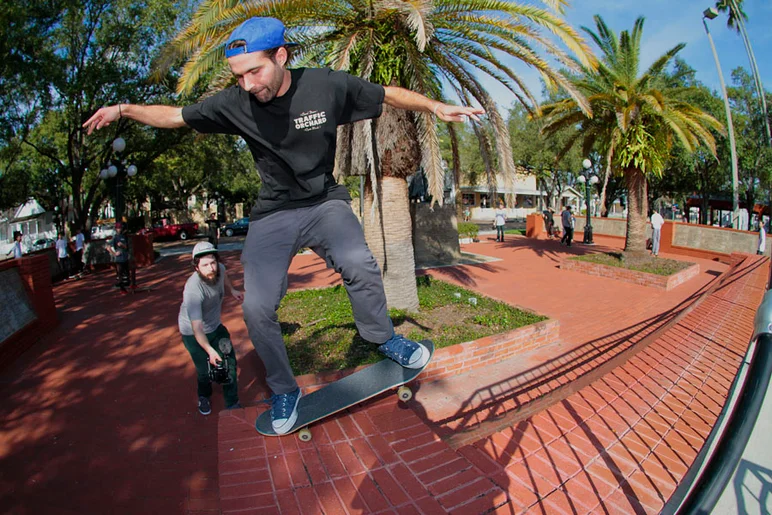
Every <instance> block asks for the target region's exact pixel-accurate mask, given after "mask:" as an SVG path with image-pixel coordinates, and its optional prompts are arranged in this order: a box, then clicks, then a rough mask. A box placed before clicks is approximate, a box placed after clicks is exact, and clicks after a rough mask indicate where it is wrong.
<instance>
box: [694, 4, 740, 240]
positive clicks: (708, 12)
mask: <svg viewBox="0 0 772 515" xmlns="http://www.w3.org/2000/svg"><path fill="white" fill-rule="evenodd" d="M717 16H718V11H716V10H715V9H714V8H713V7H709V8H708V9H705V10H704V11H703V12H702V25H703V26H704V27H705V33H706V34H707V35H708V41H709V42H710V49H711V50H712V51H713V59H714V60H715V61H716V69H717V70H718V82H719V84H720V85H721V93H722V94H723V95H724V110H725V111H726V124H727V129H728V131H727V132H729V150H730V151H731V154H732V227H734V228H735V229H736V228H737V218H738V216H739V214H740V191H739V190H738V186H737V185H738V183H739V182H740V180H739V176H740V174H739V172H738V170H737V145H736V144H735V141H734V124H733V123H732V108H731V106H730V105H729V97H728V96H727V94H726V84H724V73H723V72H722V71H721V63H720V62H719V60H718V52H716V45H714V44H713V36H711V35H710V29H708V22H707V21H706V20H712V19H714V18H716V17H717Z"/></svg>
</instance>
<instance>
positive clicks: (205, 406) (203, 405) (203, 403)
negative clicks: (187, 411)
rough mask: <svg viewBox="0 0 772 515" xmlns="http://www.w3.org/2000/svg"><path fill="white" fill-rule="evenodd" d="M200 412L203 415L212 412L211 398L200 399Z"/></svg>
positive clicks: (201, 397)
mask: <svg viewBox="0 0 772 515" xmlns="http://www.w3.org/2000/svg"><path fill="white" fill-rule="evenodd" d="M198 412H199V413H201V414H202V415H209V414H210V413H211V412H212V403H211V402H210V401H209V397H204V396H203V395H202V396H200V397H199V398H198Z"/></svg>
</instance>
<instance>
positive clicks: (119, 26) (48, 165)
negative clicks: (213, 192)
mask: <svg viewBox="0 0 772 515" xmlns="http://www.w3.org/2000/svg"><path fill="white" fill-rule="evenodd" d="M28 3H29V4H32V2H22V3H21V5H22V8H24V7H25V6H27V4H28ZM179 14H180V11H179V5H178V4H174V3H170V2H167V1H164V0H150V1H143V2H136V1H134V0H115V1H112V0H67V1H54V2H52V3H50V4H46V11H45V12H44V13H43V14H41V15H40V16H39V17H37V18H35V19H34V20H33V22H32V27H36V28H38V29H39V30H40V31H41V32H39V33H24V34H17V35H18V36H19V38H20V40H19V41H17V42H14V43H17V44H19V45H20V48H21V49H22V51H20V53H19V56H18V59H17V60H16V61H15V62H14V63H13V64H9V65H7V67H5V68H4V69H3V73H4V75H3V78H2V82H1V83H2V85H3V88H18V89H21V90H24V91H25V94H24V95H17V96H12V97H10V98H6V99H5V100H4V102H6V107H7V108H8V111H9V112H10V113H12V114H11V115H6V121H8V122H9V127H8V128H7V131H6V137H5V138H4V139H3V140H2V142H0V145H2V146H3V152H2V153H0V156H2V157H3V158H6V159H3V160H2V162H0V169H1V170H3V171H4V175H5V174H9V175H12V176H17V175H19V174H26V175H27V176H28V177H29V184H30V189H29V190H28V191H27V192H26V193H27V194H29V195H32V196H35V197H36V198H40V199H42V200H43V204H44V205H45V207H48V208H52V207H59V208H60V209H61V208H63V207H65V205H66V207H67V208H68V209H70V210H71V212H72V213H73V214H74V221H73V224H74V225H75V226H81V225H87V223H86V222H87V220H88V218H89V215H90V214H93V213H94V212H95V211H96V209H97V208H98V206H99V205H100V204H101V203H102V201H103V199H104V198H105V196H106V195H108V194H109V191H107V189H106V188H105V185H104V183H103V181H101V180H100V179H99V177H98V173H99V171H100V170H101V169H102V168H104V167H105V166H106V165H107V163H108V162H109V161H110V160H111V159H115V158H116V157H115V156H112V155H111V143H112V140H113V139H114V138H115V137H117V136H119V135H122V136H123V137H124V138H125V139H126V140H127V141H128V142H129V145H128V147H127V152H128V153H130V152H138V151H139V149H140V148H141V152H143V153H146V154H154V153H155V154H156V155H157V154H159V153H161V152H162V151H163V150H164V149H166V148H169V147H170V146H173V145H174V144H175V143H176V141H175V139H174V138H175V137H174V136H171V137H170V136H168V135H161V134H160V133H159V134H155V135H152V136H146V137H144V138H143V137H142V136H143V134H142V133H141V132H140V131H139V130H138V129H136V128H135V127H131V126H129V125H128V124H126V123H123V122H121V123H118V124H117V125H116V126H115V127H114V130H109V131H105V132H104V133H103V134H101V135H99V136H94V137H91V138H88V139H86V137H85V135H84V133H83V131H82V129H81V124H82V123H83V121H84V120H85V119H87V118H88V116H89V115H90V114H91V113H92V112H93V111H94V110H96V108H97V107H98V106H100V105H103V104H107V103H115V102H125V101H131V102H136V103H144V102H147V101H150V100H154V101H160V100H164V101H168V99H169V98H168V97H169V93H170V91H169V90H168V89H167V88H166V87H165V86H164V85H163V84H151V83H149V82H148V81H147V80H146V78H147V76H148V73H149V69H150V62H151V57H152V55H153V54H154V53H155V51H156V49H157V48H158V45H160V44H161V43H162V42H163V41H165V40H166V38H168V37H169V35H170V34H171V33H172V31H174V29H175V20H176V18H177V16H178V15H179ZM4 30H7V31H11V32H13V29H4ZM38 51H39V52H38ZM29 59H34V66H35V67H38V68H39V70H38V71H37V72H34V73H33V72H30V73H25V72H23V71H20V70H19V68H20V66H23V65H24V64H27V66H29V63H27V61H28V60H29ZM145 134H146V133H145ZM179 137H180V136H176V138H177V139H179ZM139 141H143V143H144V146H143V147H139V146H138V145H137V143H138V142H139ZM14 156H15V158H14ZM127 156H128V154H127ZM7 157H10V159H7ZM129 157H133V156H129ZM52 177H53V178H54V179H51V178H52ZM50 180H54V181H55V182H56V186H57V187H56V188H55V190H54V192H52V191H51V190H50V189H46V186H47V185H49V184H48V183H49V181H50ZM52 197H58V198H56V199H54V198H52ZM15 200H18V199H15ZM54 202H55V204H54V205H53V206H52V205H51V204H52V203H54Z"/></svg>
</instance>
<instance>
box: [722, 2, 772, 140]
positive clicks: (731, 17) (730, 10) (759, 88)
mask: <svg viewBox="0 0 772 515" xmlns="http://www.w3.org/2000/svg"><path fill="white" fill-rule="evenodd" d="M716 9H718V10H719V11H721V12H726V13H727V19H726V25H727V27H729V28H730V29H734V30H736V31H737V32H738V33H739V34H740V36H742V38H743V43H744V44H745V51H746V52H747V54H748V62H749V64H750V67H751V75H753V81H754V83H755V86H756V94H757V95H758V97H759V102H760V104H761V113H762V117H763V120H764V129H765V130H766V140H767V145H769V146H771V147H772V129H770V126H769V115H768V114H767V99H766V94H765V92H764V86H763V85H762V83H761V74H760V73H759V67H758V65H757V64H756V54H754V53H753V47H752V46H751V40H750V38H749V37H748V31H747V30H746V29H745V21H746V20H747V19H748V15H747V14H745V11H743V0H718V1H717V2H716Z"/></svg>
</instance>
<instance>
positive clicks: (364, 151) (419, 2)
mask: <svg viewBox="0 0 772 515" xmlns="http://www.w3.org/2000/svg"><path fill="white" fill-rule="evenodd" d="M541 1H542V3H544V4H545V5H546V8H537V7H534V6H532V5H526V4H521V3H517V2H508V1H503V0H435V1H431V0H366V1H365V0H349V1H345V0H277V1H274V2H250V3H241V2H239V1H238V0H207V1H205V2H204V3H203V4H202V6H201V7H200V8H199V10H198V12H197V13H196V14H195V16H194V18H193V20H192V21H191V23H190V24H189V25H188V26H187V27H186V28H184V29H183V30H182V31H181V32H180V34H179V35H178V37H177V38H176V40H175V41H174V42H173V44H172V45H171V47H170V48H169V49H168V52H167V54H166V58H165V60H164V61H163V62H162V65H168V64H169V63H172V62H174V60H175V59H179V58H183V59H185V60H186V64H185V66H184V70H183V74H182V77H181V78H180V81H179V85H178V90H179V91H180V92H190V91H192V89H193V88H194V86H196V84H198V83H199V82H200V81H201V80H202V79H204V78H205V79H206V81H207V82H208V87H209V89H210V90H217V89H219V88H222V87H223V86H225V85H227V84H230V83H232V81H233V79H232V78H231V77H230V73H229V71H228V69H227V65H226V62H225V60H224V59H223V49H222V45H223V43H224V41H225V39H226V38H227V36H228V35H229V33H230V32H231V31H232V30H233V29H234V28H235V27H236V26H237V25H238V24H240V23H241V22H243V21H244V20H245V19H247V18H250V17H252V16H273V17H276V18H279V19H281V20H282V21H283V22H284V23H285V25H286V26H287V28H288V32H287V38H288V40H290V41H295V42H298V43H300V49H299V51H297V52H296V53H295V56H294V59H293V65H295V66H298V65H300V66H302V65H306V64H308V65H324V66H329V67H331V68H334V69H340V70H346V71H348V72H349V73H352V74H354V75H357V76H360V77H362V78H365V79H367V80H370V81H372V82H376V83H379V84H383V85H397V86H401V87H405V88H408V89H411V90H414V91H417V92H420V93H423V94H425V95H427V96H429V97H432V98H438V99H442V98H444V96H443V88H442V83H443V81H444V82H445V83H446V84H448V85H449V90H450V91H451V92H452V93H453V94H454V95H455V96H456V97H457V98H459V99H461V100H462V101H464V102H466V101H468V100H471V99H474V101H476V102H478V103H479V104H480V105H481V106H482V107H483V108H485V109H486V111H487V114H488V119H489V122H490V123H489V127H490V130H491V132H492V135H490V136H489V133H488V131H487V130H486V127H484V126H483V125H480V126H479V127H476V128H477V129H478V132H479V133H480V134H481V135H484V136H481V137H488V136H489V137H490V138H492V139H493V140H495V148H496V151H497V153H498V155H497V158H498V159H497V162H498V167H499V170H500V171H501V173H504V174H505V176H506V177H507V178H508V179H509V180H511V181H513V180H514V176H515V166H514V162H513V159H512V153H511V149H510V145H509V134H508V131H507V126H506V123H505V122H504V120H503V118H502V116H501V115H500V113H499V110H498V108H497V107H496V104H495V102H494V100H493V99H492V98H491V96H490V95H489V94H488V92H487V91H486V90H485V88H484V87H483V85H482V84H481V82H480V81H479V79H478V78H477V76H475V75H474V73H475V72H476V71H480V72H483V73H485V74H487V75H488V76H489V77H492V78H493V79H495V80H497V81H498V82H500V83H501V84H503V85H505V86H506V87H507V88H508V89H509V90H510V91H511V92H512V93H513V94H514V95H515V96H516V97H517V98H518V99H519V100H520V101H521V102H522V103H524V104H526V105H528V106H531V107H532V108H535V109H538V105H537V102H536V100H535V98H534V97H533V95H532V94H531V92H530V91H529V90H528V88H527V87H526V86H525V84H524V83H523V82H522V80H521V79H520V77H519V76H518V75H517V74H515V73H514V72H513V71H512V70H511V69H510V68H509V67H508V66H507V64H506V63H505V62H504V61H503V60H502V56H503V55H505V54H508V55H510V56H514V57H515V58H516V59H519V60H520V61H522V62H524V63H526V64H528V65H529V66H531V67H533V68H536V69H537V70H538V71H539V72H540V74H541V76H542V77H543V78H544V79H545V81H546V82H547V83H548V84H550V85H557V86H560V87H562V88H564V89H565V90H566V91H567V92H568V94H569V95H570V96H571V98H572V99H574V101H575V102H576V104H577V105H579V106H581V107H582V108H583V109H585V110H587V106H586V102H585V101H584V99H583V98H582V97H581V95H579V94H578V93H577V92H576V90H575V88H574V87H573V85H572V84H571V83H570V82H569V81H568V80H567V79H566V77H565V76H563V75H562V74H561V73H559V72H558V71H556V70H555V69H553V68H552V67H551V65H550V64H549V63H548V62H547V61H546V60H545V59H544V57H543V56H542V55H540V53H539V52H538V51H537V50H536V47H539V50H542V49H543V50H544V51H546V52H547V53H548V54H550V55H552V56H553V57H555V58H556V59H558V60H559V61H560V62H563V63H567V64H573V63H581V64H582V66H584V67H586V68H591V67H592V66H594V58H593V57H592V54H591V53H590V52H589V50H588V47H587V45H586V44H585V43H584V41H583V40H582V38H581V37H580V36H579V34H578V33H576V32H575V31H574V30H573V29H572V28H571V27H570V26H569V25H568V24H566V23H565V22H564V21H563V19H562V17H561V15H562V12H563V9H564V8H565V6H566V4H567V0H541ZM545 32H548V33H551V34H552V35H554V36H555V37H556V38H557V39H558V40H559V41H560V42H562V44H563V45H565V47H566V48H567V49H568V50H567V51H564V50H563V49H562V48H561V47H559V46H558V45H557V44H556V43H554V42H553V41H552V40H551V39H550V37H548V35H547V34H545ZM567 52H571V53H572V54H573V55H574V56H575V58H572V57H569V54H568V53H567ZM385 107H386V108H385V109H384V112H383V115H382V116H381V117H380V118H379V119H378V120H376V121H365V122H359V123H357V124H354V125H353V126H348V127H342V128H341V129H340V130H339V133H338V156H337V160H336V161H337V163H336V169H337V170H336V172H337V173H339V174H342V175H349V174H359V175H367V177H368V179H367V193H366V195H365V197H366V206H367V207H368V208H369V209H368V211H367V213H370V214H371V215H370V216H367V215H366V218H367V222H366V225H365V234H366V237H367V240H368V244H369V245H370V248H371V250H372V251H373V252H374V254H375V256H376V258H377V259H378V261H379V263H380V265H381V268H382V270H383V274H384V285H385V288H386V296H387V299H388V303H389V306H390V307H396V308H401V309H406V310H416V309H417V308H418V296H417V290H416V286H415V271H414V257H413V244H412V224H411V219H410V209H409V201H408V194H407V181H406V177H408V176H410V175H412V174H413V173H415V172H416V171H417V170H418V168H419V166H420V167H422V168H423V170H424V172H425V174H426V177H427V179H428V182H429V194H430V195H431V196H432V198H433V199H434V200H435V201H437V202H439V203H440V204H442V199H443V179H444V177H443V175H444V173H443V171H442V163H441V156H440V146H439V139H438V136H437V130H436V125H435V122H436V120H435V118H434V116H432V115H430V114H425V113H424V114H416V113H407V112H403V111H399V110H394V109H390V108H388V106H385ZM492 161H493V160H491V162H492ZM454 166H455V164H454ZM379 199H382V200H379Z"/></svg>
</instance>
